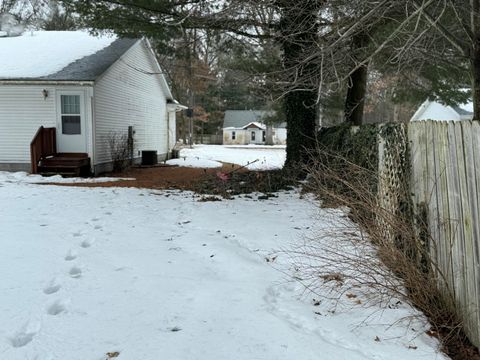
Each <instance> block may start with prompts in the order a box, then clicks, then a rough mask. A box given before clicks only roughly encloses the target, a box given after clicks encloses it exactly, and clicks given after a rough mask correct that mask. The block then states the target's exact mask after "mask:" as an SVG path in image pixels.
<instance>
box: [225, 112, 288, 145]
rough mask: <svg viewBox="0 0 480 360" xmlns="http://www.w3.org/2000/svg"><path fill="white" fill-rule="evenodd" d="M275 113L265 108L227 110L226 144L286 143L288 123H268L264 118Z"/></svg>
mask: <svg viewBox="0 0 480 360" xmlns="http://www.w3.org/2000/svg"><path fill="white" fill-rule="evenodd" d="M273 114H274V113H273V112H271V111H263V110H227V111H225V117H224V121H223V144H224V145H249V144H256V145H263V144H266V143H269V141H268V138H269V137H271V140H270V144H271V145H284V144H286V142H287V126H286V123H276V124H272V125H266V124H265V123H264V119H265V118H266V117H271V116H272V115H273Z"/></svg>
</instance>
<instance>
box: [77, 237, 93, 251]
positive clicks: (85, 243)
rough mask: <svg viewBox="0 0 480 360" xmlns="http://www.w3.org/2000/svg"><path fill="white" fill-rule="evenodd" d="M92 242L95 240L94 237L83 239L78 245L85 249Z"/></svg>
mask: <svg viewBox="0 0 480 360" xmlns="http://www.w3.org/2000/svg"><path fill="white" fill-rule="evenodd" d="M94 242H95V240H94V239H85V240H83V241H82V242H81V243H80V246H81V247H82V248H84V249H87V248H89V247H90V246H92V245H93V243H94Z"/></svg>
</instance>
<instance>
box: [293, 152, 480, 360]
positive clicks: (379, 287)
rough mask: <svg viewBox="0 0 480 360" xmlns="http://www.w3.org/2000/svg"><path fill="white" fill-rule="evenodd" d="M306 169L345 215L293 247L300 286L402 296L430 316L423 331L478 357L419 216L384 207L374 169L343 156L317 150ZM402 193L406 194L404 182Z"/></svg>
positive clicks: (462, 355) (367, 296)
mask: <svg viewBox="0 0 480 360" xmlns="http://www.w3.org/2000/svg"><path fill="white" fill-rule="evenodd" d="M307 171H308V173H309V183H308V185H307V189H308V190H309V191H311V192H313V193H314V194H316V195H317V196H318V198H320V199H321V200H322V201H323V204H324V205H328V206H329V207H333V209H332V210H331V211H334V212H338V211H342V212H343V213H344V214H345V216H344V218H343V219H344V221H342V222H340V223H339V222H338V214H337V215H336V216H335V217H334V218H335V219H336V220H335V222H333V221H332V222H330V223H329V224H328V226H324V227H323V228H322V229H320V230H317V232H316V233H314V234H313V235H312V236H310V237H309V238H306V239H305V242H304V244H302V246H301V247H299V248H296V249H295V250H294V251H293V254H292V257H293V262H294V265H295V268H296V270H297V272H298V278H299V279H300V280H301V281H302V283H303V284H304V285H305V286H306V287H308V288H309V289H310V290H312V291H314V292H315V293H316V294H324V293H325V289H327V290H328V291H329V294H331V295H332V296H334V297H335V296H336V297H341V296H343V294H345V293H347V292H349V293H350V292H355V293H356V294H360V296H361V297H359V299H360V298H361V300H359V302H361V303H362V304H367V305H368V304H371V305H379V304H380V305H383V306H387V305H388V306H391V304H392V303H395V302H397V301H398V300H400V301H407V302H409V303H410V304H412V305H413V306H414V307H416V308H417V309H419V310H421V311H422V312H423V313H424V314H425V315H426V316H427V317H428V319H429V321H430V323H431V325H432V329H431V330H430V331H429V332H428V333H429V335H431V336H438V337H439V338H441V339H442V344H443V347H444V350H445V352H446V353H447V354H449V355H450V356H453V358H455V359H467V358H468V359H473V358H476V357H475V356H476V355H475V351H474V350H473V348H472V347H471V346H469V345H468V340H467V338H466V336H465V334H464V332H463V330H462V321H461V319H460V317H459V316H458V312H457V311H456V307H455V301H454V296H453V291H452V290H451V289H449V287H448V285H447V282H446V281H445V276H444V274H443V273H442V271H441V270H440V268H439V267H438V266H437V264H436V262H435V260H434V259H432V257H431V256H430V254H429V249H430V247H431V246H434V244H433V243H432V242H433V240H432V239H431V238H429V237H428V234H427V232H426V231H423V230H422V228H425V227H423V226H422V223H423V219H415V220H414V219H413V218H412V213H411V212H409V211H408V210H405V209H399V211H391V210H389V209H385V208H383V207H382V206H381V205H380V204H381V202H379V201H378V197H377V195H378V192H377V184H378V180H379V179H378V173H377V172H376V171H372V170H367V169H365V168H362V167H360V166H358V165H356V164H354V163H352V162H350V161H349V160H347V159H345V158H342V157H341V156H338V155H336V154H331V153H327V152H325V151H321V152H320V154H317V155H316V156H315V157H314V158H313V160H312V162H311V165H310V166H309V167H308V169H307ZM402 190H403V191H405V193H404V194H405V197H406V198H408V196H409V189H408V184H405V189H402ZM332 219H333V217H332ZM322 220H323V221H325V219H322ZM419 229H420V230H419ZM320 290H321V291H320ZM465 344H467V345H465Z"/></svg>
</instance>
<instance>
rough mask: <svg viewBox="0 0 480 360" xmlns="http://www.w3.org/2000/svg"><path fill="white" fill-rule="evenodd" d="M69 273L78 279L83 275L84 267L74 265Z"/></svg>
mask: <svg viewBox="0 0 480 360" xmlns="http://www.w3.org/2000/svg"><path fill="white" fill-rule="evenodd" d="M68 273H69V274H70V276H71V277H72V278H75V279H78V278H79V277H81V276H82V269H81V268H79V267H78V266H74V267H72V268H71V269H70V271H69V272H68Z"/></svg>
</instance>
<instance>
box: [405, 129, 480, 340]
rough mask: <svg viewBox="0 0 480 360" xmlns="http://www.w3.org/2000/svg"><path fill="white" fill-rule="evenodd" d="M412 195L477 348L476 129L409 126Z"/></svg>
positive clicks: (479, 142) (479, 194)
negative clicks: (422, 209) (421, 210)
mask: <svg viewBox="0 0 480 360" xmlns="http://www.w3.org/2000/svg"><path fill="white" fill-rule="evenodd" d="M408 139H409V142H410V159H411V164H412V167H411V171H412V173H411V192H412V196H413V204H414V208H415V209H416V211H417V213H419V212H420V210H419V209H421V208H422V207H423V208H424V209H426V210H427V211H426V217H427V223H428V228H429V232H430V237H431V243H430V244H429V248H430V252H431V256H432V259H433V261H435V262H436V264H437V266H438V269H439V273H441V274H442V275H443V276H444V279H445V281H444V282H443V283H442V284H440V286H442V287H444V288H445V290H446V291H451V293H452V294H453V295H454V297H455V300H456V302H457V306H458V309H459V313H460V314H461V315H462V318H463V320H464V323H465V330H466V332H467V334H468V336H469V337H470V340H471V341H472V342H473V343H474V344H475V345H476V346H478V347H480V330H479V329H480V313H479V309H480V260H479V259H480V249H479V247H480V223H479V222H480V219H479V211H480V124H479V123H478V122H472V121H461V122H453V121H450V122H443V121H442V122H435V121H425V122H424V121H422V122H412V123H410V124H409V126H408Z"/></svg>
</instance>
